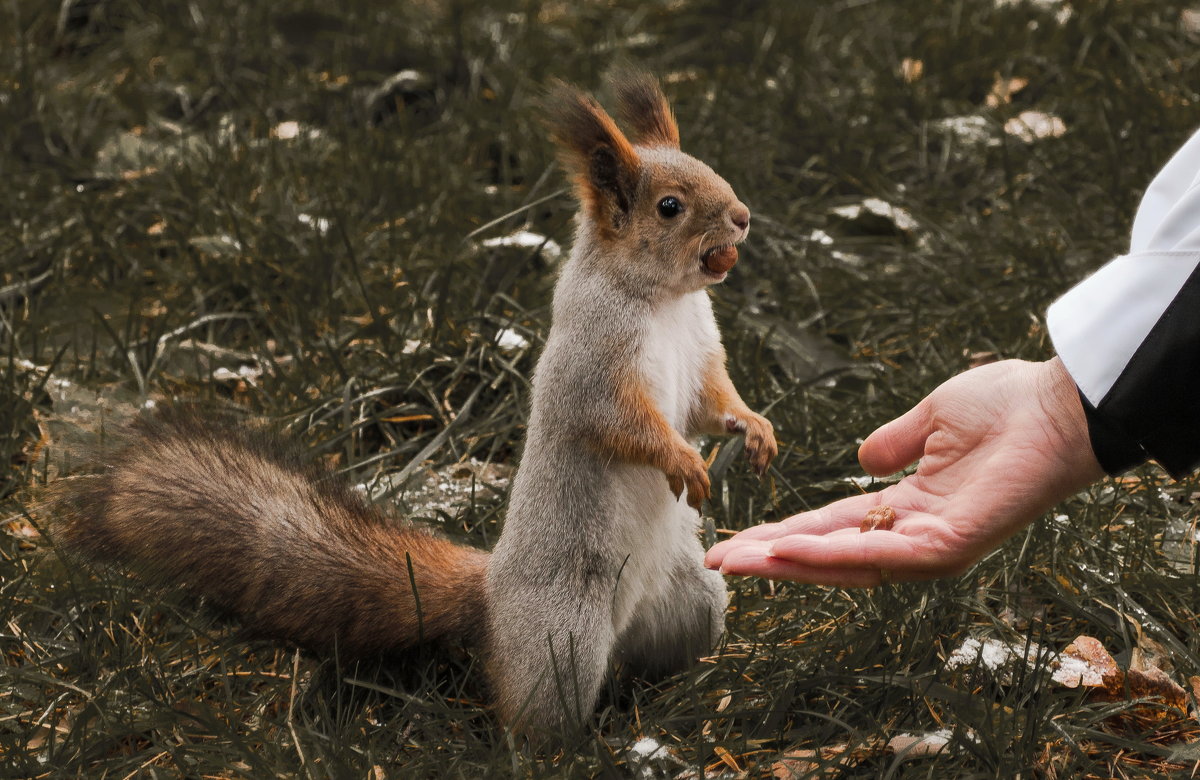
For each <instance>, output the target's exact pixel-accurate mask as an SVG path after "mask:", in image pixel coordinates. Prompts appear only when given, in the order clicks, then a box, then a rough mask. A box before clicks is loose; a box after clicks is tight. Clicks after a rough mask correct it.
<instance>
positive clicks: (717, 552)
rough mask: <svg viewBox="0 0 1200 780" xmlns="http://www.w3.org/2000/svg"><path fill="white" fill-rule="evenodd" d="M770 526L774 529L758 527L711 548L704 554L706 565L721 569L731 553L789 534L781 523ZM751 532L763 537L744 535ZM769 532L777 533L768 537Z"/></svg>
mask: <svg viewBox="0 0 1200 780" xmlns="http://www.w3.org/2000/svg"><path fill="white" fill-rule="evenodd" d="M768 525H770V526H772V527H771V528H767V526H756V527H754V528H750V529H747V530H746V531H743V532H742V533H740V534H738V535H737V536H734V537H731V538H729V539H726V540H725V541H723V542H717V543H716V544H714V545H713V546H712V547H710V548H709V550H708V552H706V553H705V554H704V565H705V566H707V567H708V568H710V569H719V568H721V564H722V562H723V561H724V560H725V556H726V555H728V554H729V553H730V552H732V551H734V550H738V549H742V548H746V547H754V546H756V545H758V544H760V543H761V542H769V541H771V540H772V539H775V538H776V537H777V536H782V535H784V534H786V533H787V530H786V529H784V528H783V525H782V524H781V523H769V524H768ZM751 531H758V532H759V533H760V534H761V535H760V536H758V537H755V536H743V534H750V532H751ZM768 532H777V533H776V534H775V536H768V535H767V533H768Z"/></svg>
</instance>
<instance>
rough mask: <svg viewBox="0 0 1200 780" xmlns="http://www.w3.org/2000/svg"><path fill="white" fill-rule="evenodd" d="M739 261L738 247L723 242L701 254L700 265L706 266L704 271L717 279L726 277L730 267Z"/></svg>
mask: <svg viewBox="0 0 1200 780" xmlns="http://www.w3.org/2000/svg"><path fill="white" fill-rule="evenodd" d="M737 261H738V251H737V247H736V246H734V245H733V244H722V245H721V246H714V247H713V248H712V249H709V250H707V251H705V252H704V254H702V255H700V265H702V266H703V267H704V273H706V274H708V275H709V276H711V277H714V278H715V279H716V280H717V281H721V280H722V279H724V278H725V275H726V274H727V273H729V269H730V268H733V267H734V266H735V265H736V264H737Z"/></svg>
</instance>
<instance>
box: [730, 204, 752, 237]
mask: <svg viewBox="0 0 1200 780" xmlns="http://www.w3.org/2000/svg"><path fill="white" fill-rule="evenodd" d="M729 221H730V222H732V223H733V224H735V225H737V227H738V229H739V230H745V229H746V228H748V227H750V209H748V208H746V204H744V203H739V204H737V205H736V206H734V207H733V208H732V209H730V210H729Z"/></svg>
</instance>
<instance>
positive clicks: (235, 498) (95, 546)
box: [51, 408, 488, 657]
mask: <svg viewBox="0 0 1200 780" xmlns="http://www.w3.org/2000/svg"><path fill="white" fill-rule="evenodd" d="M54 491H55V494H54V495H53V496H52V497H51V500H52V506H53V511H52V512H51V516H52V518H53V521H52V522H53V525H52V528H53V530H54V531H55V536H56V538H57V539H58V540H60V541H61V542H62V543H64V544H65V545H66V547H67V548H68V549H71V550H73V551H75V552H77V553H82V554H84V555H85V556H87V557H90V558H93V559H99V560H103V561H111V562H116V563H120V564H123V565H127V566H129V567H131V568H133V569H134V570H136V571H138V572H139V573H141V574H143V575H146V576H149V577H151V578H154V579H157V580H159V581H162V582H167V583H170V584H174V585H182V586H183V587H185V588H186V589H187V590H189V591H190V592H192V593H195V594H197V595H201V596H204V597H206V598H207V599H208V600H209V601H211V602H213V603H214V605H216V606H217V607H219V608H221V609H224V610H228V611H229V612H232V613H233V614H234V615H236V616H237V617H238V618H240V619H241V620H242V621H243V622H244V623H245V625H246V626H247V627H248V628H249V629H250V630H251V631H252V632H253V633H254V634H256V635H262V636H265V637H271V638H276V639H286V640H290V641H292V642H295V643H297V644H299V645H301V646H304V647H308V648H311V649H315V650H320V651H333V650H336V651H337V652H339V653H341V654H343V655H347V656H350V657H361V656H369V655H375V654H379V653H388V652H390V651H395V650H400V649H403V648H406V647H411V646H413V645H416V644H420V643H422V642H426V641H431V640H439V639H448V640H454V639H460V638H461V639H466V640H468V641H471V640H477V639H479V638H480V637H478V636H476V635H477V634H478V633H479V632H480V631H481V630H482V629H481V628H480V627H481V626H483V625H484V624H485V615H484V610H485V606H484V578H485V569H486V565H487V560H488V554H487V553H485V552H482V551H479V550H475V549H472V548H469V547H464V546H461V545H457V544H454V543H452V542H450V541H447V540H445V539H442V538H440V537H438V536H436V535H434V534H433V533H431V532H429V531H425V530H423V529H421V528H418V527H415V526H412V525H409V524H404V523H400V522H397V521H394V520H392V519H390V518H388V517H387V516H386V515H385V514H384V513H383V512H382V511H380V510H379V509H378V508H376V507H374V506H372V505H370V504H368V503H367V502H366V501H364V500H363V499H361V498H360V497H359V496H358V495H356V494H355V493H354V492H353V491H352V490H351V488H350V486H349V485H348V484H347V482H346V480H345V479H344V478H342V477H340V476H339V475H336V474H335V473H333V472H332V471H331V470H329V469H328V468H325V467H323V466H321V465H319V464H314V463H312V462H311V461H310V460H309V458H306V457H305V455H304V453H303V451H302V450H301V449H300V448H299V447H298V445H297V444H295V443H294V442H292V441H291V440H289V439H287V438H285V437H282V436H279V435H276V434H273V433H270V432H267V431H263V430H255V429H250V428H247V427H244V426H237V425H234V424H231V423H222V422H221V421H220V420H213V419H211V418H208V417H202V416H200V415H199V414H198V413H197V412H194V411H189V410H186V409H172V408H168V409H166V410H162V411H158V412H155V413H153V414H149V415H145V416H143V417H141V418H139V419H138V420H137V421H136V422H134V423H133V424H132V426H131V427H130V429H129V430H128V431H127V432H125V433H124V434H123V435H122V437H121V443H120V444H119V446H118V447H116V448H115V450H113V451H109V452H106V453H105V455H104V459H103V464H102V470H101V471H100V472H99V473H97V474H91V475H87V476H82V477H76V478H73V479H67V480H62V481H60V482H59V483H57V485H56V486H55V488H54ZM414 591H415V596H414Z"/></svg>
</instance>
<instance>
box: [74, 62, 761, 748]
mask: <svg viewBox="0 0 1200 780" xmlns="http://www.w3.org/2000/svg"><path fill="white" fill-rule="evenodd" d="M612 88H613V92H614V94H615V97H616V100H617V106H618V112H617V113H618V116H619V117H620V118H621V119H622V120H623V122H624V124H625V125H626V126H627V127H628V128H629V130H630V136H629V137H626V135H625V134H624V133H623V132H622V131H621V130H620V129H619V128H618V126H617V124H616V122H614V120H613V119H612V118H611V117H610V116H609V114H608V113H606V112H605V110H604V109H603V108H602V107H601V106H600V104H599V103H598V102H596V100H595V99H593V98H592V97H590V96H588V95H586V94H584V93H582V92H580V91H579V90H577V89H576V88H574V87H571V86H569V85H567V84H565V83H562V82H555V83H554V85H553V86H552V87H551V88H550V89H549V90H548V91H547V94H546V96H545V98H544V102H543V108H544V113H545V119H546V123H547V124H548V126H549V130H550V134H551V137H552V139H553V141H554V143H555V144H556V146H557V147H558V151H559V155H560V159H561V162H562V164H563V165H564V167H565V168H566V169H567V170H568V171H569V172H570V174H571V175H572V177H573V182H574V189H575V194H576V196H577V198H578V201H579V204H580V210H579V212H578V215H577V219H576V233H575V240H574V244H573V248H572V251H571V254H570V257H569V259H568V260H567V262H566V263H565V265H564V267H563V268H562V270H561V274H560V277H559V279H558V281H557V284H556V286H555V290H554V299H553V315H552V323H551V328H550V332H549V336H548V338H547V342H546V346H545V349H544V351H543V353H542V355H541V357H540V359H539V360H538V363H537V367H536V370H535V372H534V380H533V398H532V409H531V413H530V418H529V425H528V429H527V435H526V440H525V445H524V450H523V454H522V456H521V461H520V465H519V467H518V469H517V473H516V475H515V477H514V481H513V485H512V490H511V495H510V501H509V508H508V513H507V516H506V518H505V522H504V527H503V530H502V533H501V535H500V538H499V540H498V542H497V544H496V545H495V549H494V550H493V551H492V552H491V553H490V554H489V553H487V552H485V551H482V550H477V549H473V548H471V547H468V546H464V545H460V544H456V543H454V542H451V541H449V540H447V539H444V538H442V537H440V536H438V535H436V534H435V533H433V532H432V531H429V530H425V529H422V528H420V527H417V526H415V525H412V524H409V523H402V522H398V521H395V520H392V519H390V518H389V517H388V516H387V515H386V514H385V513H384V512H383V511H382V510H381V509H380V508H378V507H376V506H374V505H372V504H369V503H367V502H366V501H365V500H364V499H362V498H361V497H360V496H359V495H357V494H356V493H355V492H354V491H353V490H352V489H351V488H350V486H349V484H348V482H347V480H346V479H344V478H342V477H340V476H338V475H335V474H334V473H332V472H331V471H330V470H329V469H328V468H327V467H324V466H321V465H319V464H315V463H312V462H311V461H310V459H309V458H307V457H306V456H305V453H304V452H303V450H302V448H300V446H299V445H297V444H296V443H295V442H292V441H289V440H287V439H285V438H283V437H281V436H278V435H276V434H272V433H270V432H268V431H265V430H261V429H258V428H252V427H248V426H237V425H226V424H220V423H218V422H215V421H214V420H212V419H211V418H209V417H206V416H204V415H201V414H197V413H195V412H194V411H188V410H187V409H181V408H172V407H167V408H164V409H160V410H159V411H157V412H155V413H151V414H147V415H144V416H142V417H141V418H140V419H138V420H136V421H135V422H133V423H132V424H131V426H130V427H129V429H128V430H127V431H126V433H125V434H124V441H123V443H122V444H121V445H119V446H117V447H116V448H114V449H113V450H111V451H110V452H108V453H107V454H106V455H105V458H104V463H103V465H102V466H101V468H100V469H99V470H98V472H97V473H95V474H90V475H85V476H82V477H77V478H72V479H66V480H60V481H59V482H58V483H57V487H56V488H55V490H56V496H55V497H54V498H53V506H54V508H55V509H54V512H53V513H52V518H51V527H52V530H53V531H54V532H55V537H56V538H57V539H58V540H60V541H61V542H62V543H63V545H64V546H65V547H66V548H67V549H69V550H73V551H76V552H78V553H80V554H82V555H84V556H87V557H90V558H93V559H100V560H109V561H115V562H118V563H122V564H125V565H128V566H130V567H131V568H133V569H134V570H136V571H139V572H140V573H142V574H143V575H145V576H149V577H150V578H152V579H156V580H158V581H162V582H168V583H173V584H176V585H182V586H184V587H185V588H187V589H189V590H190V591H192V592H194V593H197V594H200V595H202V596H204V597H206V598H207V599H208V600H209V601H210V602H212V603H213V604H215V605H216V606H218V607H220V608H222V609H224V610H226V611H229V612H231V613H233V614H234V615H235V616H236V617H238V618H240V620H241V621H243V622H244V623H245V624H247V625H248V626H249V627H250V628H252V629H253V630H254V632H255V633H257V634H261V635H264V636H268V637H273V638H277V639H282V640H286V641H290V642H293V643H296V644H298V645H301V646H304V647H307V648H311V649H314V650H317V651H326V652H328V651H330V650H333V649H336V650H337V651H338V652H339V653H341V654H343V655H348V656H357V657H364V656H373V655H380V654H386V653H389V652H392V651H397V650H401V649H404V648H408V647H412V646H414V645H418V644H422V643H425V642H433V641H452V642H454V641H465V642H466V643H467V644H469V645H474V646H475V647H476V648H478V650H479V651H480V653H481V657H482V660H483V667H484V669H485V674H486V677H487V682H488V685H489V688H490V690H491V692H492V695H493V698H494V705H495V711H496V712H497V714H498V717H499V719H500V721H501V722H502V723H503V724H504V725H505V726H507V727H508V728H511V729H513V730H514V731H516V732H518V733H526V734H534V733H553V732H556V731H559V730H562V729H569V728H573V727H576V726H578V725H580V724H582V723H584V722H585V721H586V720H587V718H589V717H590V716H591V713H592V711H593V709H594V707H595V703H596V699H597V697H598V694H599V691H600V688H601V686H602V684H603V682H604V679H605V677H606V675H607V674H608V671H609V669H610V667H611V666H612V665H613V664H614V663H616V662H620V663H621V664H623V665H625V666H627V667H631V668H633V669H636V670H640V671H645V672H648V673H668V672H672V671H676V670H679V669H683V668H687V666H689V665H690V664H691V663H693V662H694V661H695V660H696V658H697V657H699V656H701V655H704V654H706V653H708V652H709V651H711V650H712V648H714V647H715V645H716V643H717V641H718V639H719V637H720V635H721V633H722V631H723V629H724V613H725V607H726V603H727V598H728V597H727V593H726V590H725V587H724V583H723V580H722V577H721V576H720V574H719V573H717V572H713V571H709V570H707V569H705V568H704V566H703V562H702V559H703V548H702V546H701V543H700V540H699V537H698V523H699V516H698V511H697V510H698V509H699V508H700V506H701V504H702V502H703V501H704V500H705V499H707V498H708V497H709V489H710V488H709V479H708V474H707V467H706V464H705V462H704V460H703V458H701V456H700V453H699V452H698V451H697V449H696V447H695V446H693V445H692V444H691V443H689V439H691V438H692V437H694V436H696V435H698V434H701V433H707V434H719V433H742V434H744V436H745V449H746V453H747V455H748V457H749V461H750V464H751V466H752V467H753V469H754V470H755V471H756V472H758V473H759V474H760V475H761V474H762V473H763V472H764V471H765V469H766V468H767V466H768V465H769V464H770V462H771V459H772V458H773V457H774V456H775V454H776V453H777V446H776V442H775V437H774V434H773V429H772V426H771V423H770V422H768V421H767V420H766V418H764V417H762V416H761V415H758V414H756V413H754V412H753V411H751V410H750V409H749V408H748V407H747V406H746V404H745V403H744V402H743V401H742V399H741V398H740V397H739V395H738V393H737V390H736V389H735V388H734V386H733V383H732V382H731V381H730V379H729V374H728V372H727V370H726V366H725V352H724V349H723V347H722V346H721V341H720V335H719V332H718V330H717V325H716V321H715V318H714V316H713V310H712V303H711V300H710V297H709V294H708V291H707V288H708V287H710V286H712V285H714V284H717V283H719V282H721V281H722V280H724V278H725V277H726V274H727V273H728V271H729V270H730V268H732V266H733V265H734V263H735V262H736V261H737V248H736V245H737V244H738V243H740V242H741V241H742V240H744V239H745V238H746V236H747V234H748V232H749V226H750V212H749V210H748V209H747V208H746V206H745V205H744V204H743V203H741V202H740V201H739V200H738V199H737V197H736V196H735V194H734V192H733V189H732V188H731V187H730V186H729V184H728V183H726V182H725V180H724V179H722V178H721V177H720V176H718V175H717V174H716V173H715V172H714V171H713V170H712V169H711V168H709V167H708V166H707V165H705V164H704V163H702V162H700V161H699V160H697V159H695V158H693V157H691V156H689V155H687V154H685V153H684V152H682V151H680V148H679V131H678V128H677V126H676V122H675V118H674V115H673V113H672V111H671V108H670V106H669V105H668V103H667V100H666V98H665V97H664V95H663V93H662V91H661V89H660V87H659V85H658V83H657V81H656V80H655V79H654V78H653V77H651V76H649V75H647V74H643V73H639V72H633V71H624V72H621V73H618V74H617V75H616V76H615V77H614V78H613V79H612Z"/></svg>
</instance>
